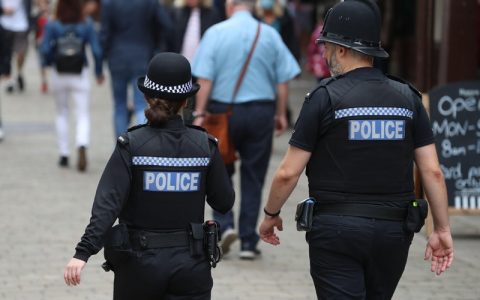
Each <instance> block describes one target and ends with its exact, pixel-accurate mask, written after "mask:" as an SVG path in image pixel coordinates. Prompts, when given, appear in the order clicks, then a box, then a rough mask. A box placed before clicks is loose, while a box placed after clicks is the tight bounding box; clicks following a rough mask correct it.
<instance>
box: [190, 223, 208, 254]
mask: <svg viewBox="0 0 480 300" xmlns="http://www.w3.org/2000/svg"><path fill="white" fill-rule="evenodd" d="M203 238H204V234H203V224H201V223H190V255H191V256H192V257H199V256H203V255H204V253H205V252H204V249H203Z"/></svg>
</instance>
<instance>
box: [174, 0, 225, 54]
mask: <svg viewBox="0 0 480 300" xmlns="http://www.w3.org/2000/svg"><path fill="white" fill-rule="evenodd" d="M172 16H173V20H174V22H175V29H174V30H175V31H174V34H173V36H172V49H171V50H172V51H173V52H177V53H180V54H182V55H183V56H185V57H186V58H187V59H188V60H189V61H192V59H193V56H194V54H195V50H197V47H198V45H199V44H200V39H201V38H202V36H203V34H204V33H205V31H206V30H207V29H208V28H209V27H210V26H212V25H214V24H216V23H218V22H220V21H221V19H220V15H219V13H218V12H217V10H216V9H215V8H214V7H212V3H211V0H177V1H175V2H174V8H173V10H172Z"/></svg>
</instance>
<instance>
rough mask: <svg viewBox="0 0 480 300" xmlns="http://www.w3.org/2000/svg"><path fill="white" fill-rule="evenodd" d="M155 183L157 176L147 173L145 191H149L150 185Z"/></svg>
mask: <svg viewBox="0 0 480 300" xmlns="http://www.w3.org/2000/svg"><path fill="white" fill-rule="evenodd" d="M154 182H155V174H154V173H152V172H145V189H146V190H149V189H150V185H151V184H152V183H154Z"/></svg>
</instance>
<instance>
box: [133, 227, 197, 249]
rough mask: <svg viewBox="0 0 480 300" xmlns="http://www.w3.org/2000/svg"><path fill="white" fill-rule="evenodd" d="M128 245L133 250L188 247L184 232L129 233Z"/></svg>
mask: <svg viewBox="0 0 480 300" xmlns="http://www.w3.org/2000/svg"><path fill="white" fill-rule="evenodd" d="M129 236H130V243H131V245H132V248H133V249H142V250H144V249H155V248H167V247H184V246H188V245H189V242H188V237H189V235H188V233H187V231H185V230H182V231H175V232H151V231H130V232H129Z"/></svg>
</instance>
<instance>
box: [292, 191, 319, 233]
mask: <svg viewBox="0 0 480 300" xmlns="http://www.w3.org/2000/svg"><path fill="white" fill-rule="evenodd" d="M314 206H315V199H314V198H312V197H310V198H307V199H305V200H303V201H300V202H299V203H298V204H297V211H296V212H295V221H296V222H297V230H298V231H310V230H312V223H313V208H314Z"/></svg>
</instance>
